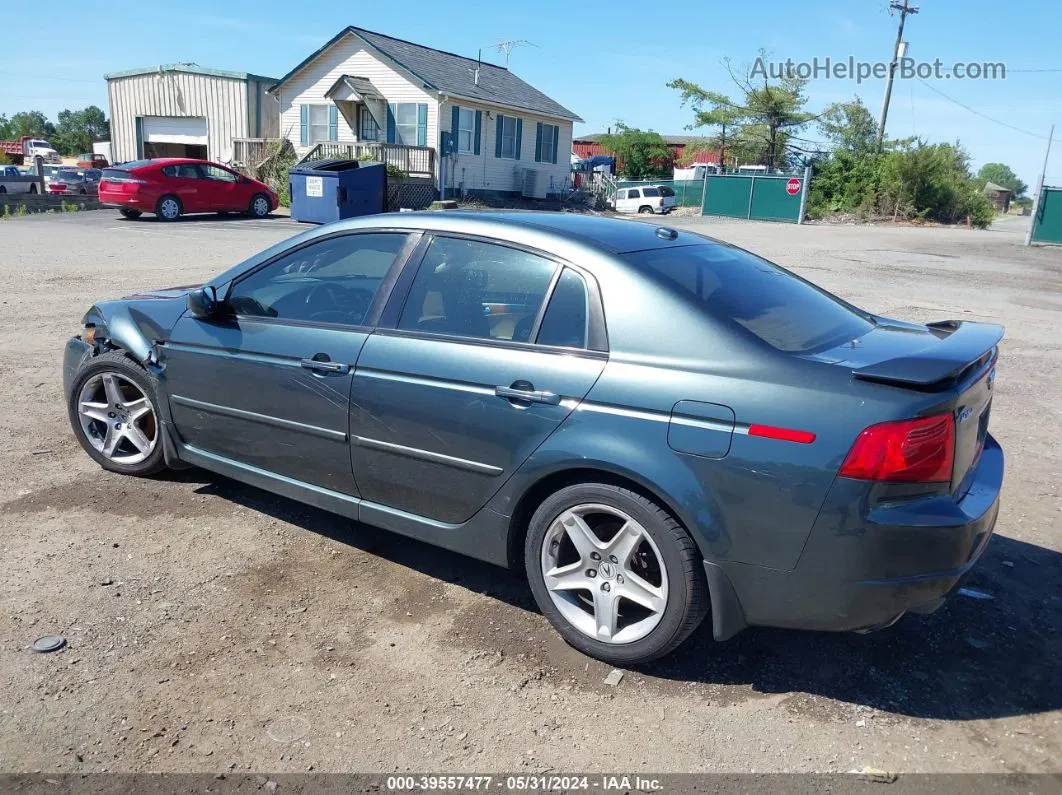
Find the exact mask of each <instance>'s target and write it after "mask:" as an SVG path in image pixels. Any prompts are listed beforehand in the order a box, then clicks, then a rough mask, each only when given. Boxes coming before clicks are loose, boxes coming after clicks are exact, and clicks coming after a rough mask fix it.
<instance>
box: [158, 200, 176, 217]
mask: <svg viewBox="0 0 1062 795" xmlns="http://www.w3.org/2000/svg"><path fill="white" fill-rule="evenodd" d="M162 214H163V216H165V217H166V218H176V217H177V202H175V201H174V200H173V199H166V200H165V201H164V202H163V203H162Z"/></svg>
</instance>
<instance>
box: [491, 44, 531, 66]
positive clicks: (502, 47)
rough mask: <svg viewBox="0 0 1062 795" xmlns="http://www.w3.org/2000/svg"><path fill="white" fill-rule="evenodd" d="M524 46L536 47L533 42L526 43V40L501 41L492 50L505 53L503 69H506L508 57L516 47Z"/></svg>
mask: <svg viewBox="0 0 1062 795" xmlns="http://www.w3.org/2000/svg"><path fill="white" fill-rule="evenodd" d="M524 46H527V47H537V46H538V45H537V44H535V43H534V42H531V41H528V40H527V39H502V40H501V41H499V42H498V43H497V44H496V45H495V46H494V49H496V50H497V51H498V52H503V53H505V68H506V69H508V68H509V55H510V54H511V53H512V51H513V50H515V49H516V48H517V47H524Z"/></svg>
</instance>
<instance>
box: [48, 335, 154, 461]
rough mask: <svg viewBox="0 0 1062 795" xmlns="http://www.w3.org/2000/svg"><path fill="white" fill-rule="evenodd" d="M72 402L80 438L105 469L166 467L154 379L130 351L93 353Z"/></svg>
mask: <svg viewBox="0 0 1062 795" xmlns="http://www.w3.org/2000/svg"><path fill="white" fill-rule="evenodd" d="M67 408H68V411H69V415H70V424H71V425H72V426H73V429H74V435H75V436H77V440H78V441H79V442H80V443H81V446H82V447H84V448H85V452H87V453H88V454H89V455H90V456H91V457H92V458H93V460H95V461H96V463H98V464H99V465H100V466H101V467H103V468H104V469H109V470H110V471H111V472H121V473H122V474H126V475H152V474H154V473H156V472H158V471H160V470H162V469H164V468H165V467H166V464H165V461H164V460H163V451H162V426H161V423H160V420H159V412H158V391H157V389H156V386H155V379H154V378H153V377H152V376H151V375H150V374H149V373H148V372H147V371H146V370H144V369H143V368H142V367H140V366H139V365H138V364H137V363H136V362H134V361H133V360H132V359H130V358H129V357H128V356H126V355H125V353H123V352H121V351H109V352H107V353H101V354H100V355H98V356H96V357H94V358H92V359H89V360H88V362H87V363H86V364H85V366H84V367H82V369H81V372H79V373H78V375H77V378H76V379H75V381H74V388H73V389H72V390H71V392H70V402H69V405H68V407H67Z"/></svg>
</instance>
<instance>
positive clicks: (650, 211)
mask: <svg viewBox="0 0 1062 795" xmlns="http://www.w3.org/2000/svg"><path fill="white" fill-rule="evenodd" d="M638 212H639V213H641V214H642V215H652V214H653V208H652V207H650V206H649V205H645V206H644V207H639V208H638Z"/></svg>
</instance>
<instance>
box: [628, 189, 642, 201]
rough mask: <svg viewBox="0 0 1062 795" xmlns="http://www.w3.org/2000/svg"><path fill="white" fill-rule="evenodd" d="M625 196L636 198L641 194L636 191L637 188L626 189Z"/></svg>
mask: <svg viewBox="0 0 1062 795" xmlns="http://www.w3.org/2000/svg"><path fill="white" fill-rule="evenodd" d="M627 198H628V199H638V198H641V194H640V193H638V190H637V189H634V190H629V191H627Z"/></svg>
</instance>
